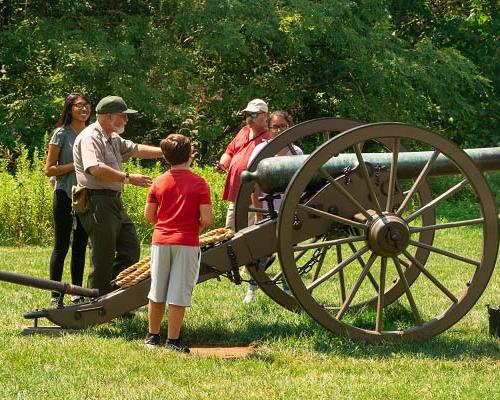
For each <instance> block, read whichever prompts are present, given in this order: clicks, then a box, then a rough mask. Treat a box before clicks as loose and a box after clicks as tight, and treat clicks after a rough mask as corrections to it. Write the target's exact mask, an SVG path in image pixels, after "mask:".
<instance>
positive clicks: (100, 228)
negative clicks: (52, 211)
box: [80, 194, 140, 295]
mask: <svg viewBox="0 0 500 400" xmlns="http://www.w3.org/2000/svg"><path fill="white" fill-rule="evenodd" d="M80 220H81V222H82V225H83V227H84V229H85V231H86V232H87V234H88V235H89V239H90V245H91V249H90V251H91V258H90V272H89V277H88V287H90V288H92V289H99V293H100V295H103V294H106V293H108V292H110V291H111V281H112V280H113V279H114V278H116V276H117V275H118V274H119V273H120V271H122V270H124V269H125V268H127V267H129V266H130V265H132V264H134V263H136V262H137V261H138V260H139V254H140V246H139V240H138V239H137V233H136V231H135V227H134V224H133V223H132V221H131V220H130V218H129V216H128V215H127V213H126V212H125V210H124V209H123V205H122V202H121V199H120V197H119V196H114V197H113V196H109V195H101V194H92V195H91V196H90V199H89V210H88V211H87V212H85V213H83V214H80Z"/></svg>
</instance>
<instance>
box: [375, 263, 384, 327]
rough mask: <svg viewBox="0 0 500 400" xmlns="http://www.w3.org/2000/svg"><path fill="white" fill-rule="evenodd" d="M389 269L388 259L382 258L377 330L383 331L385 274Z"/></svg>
mask: <svg viewBox="0 0 500 400" xmlns="http://www.w3.org/2000/svg"><path fill="white" fill-rule="evenodd" d="M386 269H387V258H386V257H382V260H381V262H380V288H379V291H378V301H377V320H376V322H375V330H376V331H377V332H381V331H382V327H383V314H384V291H385V273H386Z"/></svg>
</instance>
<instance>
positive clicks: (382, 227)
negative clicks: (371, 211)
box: [368, 214, 410, 257]
mask: <svg viewBox="0 0 500 400" xmlns="http://www.w3.org/2000/svg"><path fill="white" fill-rule="evenodd" d="M409 241H410V230H409V229H408V225H407V223H406V222H405V221H404V220H403V219H401V218H399V217H397V216H395V215H390V214H389V215H385V214H384V215H381V216H379V217H378V218H376V219H375V221H373V222H372V224H371V226H370V229H369V231H368V244H369V246H370V248H371V249H372V251H373V252H374V253H376V254H378V255H379V256H382V257H394V256H397V255H398V254H401V253H402V252H403V251H404V250H405V249H406V247H407V246H408V242H409Z"/></svg>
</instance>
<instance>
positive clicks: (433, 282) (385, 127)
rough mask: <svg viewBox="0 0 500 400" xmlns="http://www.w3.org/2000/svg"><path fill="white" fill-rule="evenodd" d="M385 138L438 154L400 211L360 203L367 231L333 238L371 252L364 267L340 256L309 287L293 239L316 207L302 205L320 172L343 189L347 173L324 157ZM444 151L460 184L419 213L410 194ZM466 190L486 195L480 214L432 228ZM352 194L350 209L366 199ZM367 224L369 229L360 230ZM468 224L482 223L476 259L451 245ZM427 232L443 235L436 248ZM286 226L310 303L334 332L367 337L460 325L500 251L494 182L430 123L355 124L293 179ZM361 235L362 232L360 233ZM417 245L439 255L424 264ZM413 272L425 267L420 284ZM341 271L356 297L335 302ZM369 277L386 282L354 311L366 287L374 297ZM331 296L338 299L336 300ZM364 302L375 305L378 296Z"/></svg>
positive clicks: (299, 284)
mask: <svg viewBox="0 0 500 400" xmlns="http://www.w3.org/2000/svg"><path fill="white" fill-rule="evenodd" d="M381 139H384V140H392V141H393V142H394V143H398V142H401V143H409V144H410V146H407V147H409V148H414V147H413V146H417V147H415V148H417V149H425V150H432V151H433V157H431V159H430V160H429V161H428V162H427V164H426V166H425V167H424V168H423V169H422V170H421V171H416V172H417V173H416V176H417V175H418V176H419V178H417V179H416V181H415V182H414V183H412V185H411V186H412V187H411V188H410V190H409V193H406V194H405V196H406V197H405V201H404V202H403V204H402V205H400V207H399V209H397V210H396V209H394V208H393V207H392V203H391V202H389V201H388V202H387V204H382V206H381V207H380V210H378V211H376V212H375V213H369V212H368V210H366V209H363V207H362V206H361V207H360V212H361V213H362V214H366V222H364V223H361V222H359V221H358V220H356V217H355V216H354V215H350V216H343V217H344V218H345V219H346V220H350V222H348V223H349V224H352V225H355V226H356V227H358V229H359V230H360V231H361V233H360V234H358V236H357V237H356V236H355V235H352V236H351V237H349V238H341V239H337V240H332V241H330V243H329V244H330V246H332V247H335V246H336V245H345V244H346V243H348V242H350V243H355V242H358V243H360V244H361V246H362V248H360V249H359V253H360V254H361V253H363V252H364V254H363V257H364V258H365V264H364V267H363V269H362V270H360V269H359V268H353V267H352V266H353V264H354V261H355V257H350V258H349V259H345V260H342V261H340V262H336V261H335V260H329V262H330V264H332V265H333V266H332V267H330V268H329V269H328V271H326V272H324V273H323V274H322V275H321V276H320V277H318V278H317V279H316V280H315V281H314V282H312V283H310V282H309V280H308V279H309V278H308V279H305V278H304V276H303V274H302V275H301V274H300V273H299V271H298V266H297V264H296V262H295V260H294V255H295V254H296V253H297V252H298V251H301V250H302V249H303V248H304V246H303V244H302V243H295V242H294V233H293V232H294V227H293V223H292V221H293V220H294V217H295V216H296V215H297V214H298V213H300V212H304V211H306V212H309V213H310V212H314V211H315V210H314V209H313V208H312V207H311V205H308V204H304V203H303V200H302V198H303V192H304V190H305V188H306V187H307V184H308V183H309V182H310V180H311V178H312V177H313V176H314V175H315V174H316V173H321V174H323V175H324V176H325V178H326V179H327V181H328V183H327V184H326V185H325V187H328V186H330V187H331V189H335V190H341V189H342V188H340V185H339V184H338V178H337V177H333V176H331V175H329V174H328V172H326V171H325V170H324V169H323V168H322V166H323V165H324V164H325V162H326V161H327V160H329V159H330V158H332V157H334V156H335V155H337V154H340V153H345V152H356V146H357V145H359V144H360V143H365V142H366V141H377V140H381ZM393 148H397V146H394V147H393ZM358 149H359V147H358ZM358 153H359V151H358ZM392 153H393V158H392V160H393V162H392V166H391V170H390V175H391V178H392V181H393V182H396V181H397V177H396V170H397V167H396V165H397V162H398V158H397V156H398V154H397V153H398V151H397V150H396V151H393V152H392ZM359 154H360V157H359V158H358V160H359V167H360V168H362V169H363V166H364V167H365V171H366V164H365V162H364V160H363V155H362V154H361V153H359ZM438 154H440V155H441V156H444V157H446V158H448V160H449V161H451V162H452V163H453V164H454V165H455V166H456V167H457V168H458V169H459V173H458V175H459V179H458V183H457V184H452V183H450V184H449V186H447V187H445V189H444V191H443V192H442V193H439V190H440V189H436V190H435V193H434V195H435V197H434V198H433V199H432V200H431V201H430V202H424V203H419V204H417V206H416V209H412V208H411V204H410V202H409V201H408V202H406V200H411V198H412V194H413V193H415V190H417V189H418V185H419V183H418V182H419V181H420V180H421V179H423V178H424V177H426V176H427V175H428V172H429V169H430V167H432V165H433V163H434V161H435V157H437V155H438ZM362 175H363V179H364V180H365V184H366V185H365V188H366V189H365V190H366V191H369V192H370V193H374V192H375V191H374V189H373V186H374V184H373V182H372V181H371V180H372V177H370V176H369V175H368V174H362ZM420 178H421V179H420ZM395 185H396V184H395V183H394V184H393V185H392V187H391V188H390V189H389V196H388V198H391V197H392V195H394V193H395V191H394V187H395ZM467 190H469V191H471V192H472V196H475V198H476V199H477V207H476V212H477V215H475V216H472V218H470V219H467V220H460V219H456V220H452V221H445V222H443V221H441V220H440V221H439V222H438V223H437V224H431V225H429V224H427V223H426V221H425V220H424V219H423V218H422V214H423V213H424V212H425V211H426V210H429V209H435V210H436V211H437V214H438V217H439V216H440V215H441V214H440V210H443V209H444V208H443V207H445V206H446V204H447V201H448V200H449V199H450V198H451V197H453V196H456V195H457V194H458V193H461V192H462V191H467ZM344 196H345V201H347V202H349V203H350V204H351V205H355V204H356V203H358V204H359V202H358V201H357V199H355V198H353V197H352V196H350V195H349V193H346V194H344ZM356 207H358V206H356ZM448 210H449V208H448ZM316 214H318V213H317V212H316ZM320 214H321V215H320V218H327V219H329V220H332V219H333V220H335V219H338V218H337V216H336V215H333V216H332V215H331V214H330V215H327V214H328V213H320ZM361 225H364V226H362V227H361V228H359V227H360V226H361ZM468 225H471V226H474V227H476V228H477V232H475V234H474V235H473V237H471V238H470V246H471V247H470V249H468V253H469V252H470V253H472V254H473V255H472V256H465V255H462V254H457V253H456V252H454V251H450V250H447V249H446V243H447V242H449V240H452V239H450V237H452V235H453V232H456V231H454V230H455V229H461V227H463V226H468ZM424 231H434V232H435V234H436V238H435V243H433V244H432V245H428V244H425V243H422V242H421V241H420V240H419V239H418V238H416V237H415V236H414V235H417V234H420V233H421V232H424ZM277 232H278V255H279V259H280V262H281V266H282V268H283V271H284V274H285V276H286V279H287V281H288V284H289V286H290V288H291V290H292V292H293V293H294V295H295V297H296V298H297V301H298V302H299V303H300V305H301V306H302V308H303V309H304V310H305V311H306V312H307V313H308V314H309V315H310V316H311V317H312V318H313V319H315V320H316V321H317V322H318V323H320V324H321V325H323V326H324V327H325V328H326V329H328V330H330V331H331V332H333V333H335V334H338V335H344V336H348V337H351V338H353V339H358V340H364V341H367V342H378V341H381V340H401V339H410V340H417V339H426V338H429V337H432V336H434V335H436V334H439V333H441V332H443V331H444V330H446V329H448V328H449V327H451V326H452V325H453V324H455V323H456V322H457V321H459V320H460V319H461V318H462V317H463V316H464V315H465V314H466V313H467V312H468V311H469V310H470V308H471V307H472V306H473V305H474V304H475V303H476V301H477V300H478V298H479V297H480V295H481V294H482V292H483V291H484V289H485V287H486V285H487V283H488V281H489V279H490V277H491V274H492V272H493V269H494V266H495V260H496V256H497V252H498V219H497V214H496V207H495V202H494V199H493V196H492V194H491V191H490V189H489V187H488V184H487V183H486V180H485V178H484V177H483V175H482V174H481V172H480V171H479V170H478V169H477V167H476V166H475V165H474V163H473V162H472V161H471V159H470V158H469V157H468V156H467V155H466V154H465V153H464V152H463V151H462V150H460V149H459V148H458V147H457V146H456V145H454V144H453V143H451V142H450V141H448V140H447V139H444V138H442V137H440V136H438V135H436V134H434V133H432V132H429V131H426V130H424V129H419V128H415V127H411V126H408V125H404V124H396V123H382V124H370V125H365V126H361V127H357V128H353V129H350V130H348V131H345V132H343V133H342V134H340V135H338V136H336V137H335V138H333V139H331V140H330V141H329V142H327V143H325V144H324V145H322V146H321V147H320V148H318V149H317V150H316V151H315V152H314V153H312V154H311V155H310V156H309V158H308V159H307V161H306V162H305V163H304V165H303V166H302V168H301V169H300V170H299V171H297V172H296V173H295V175H294V177H293V178H292V181H291V182H290V184H289V185H288V188H287V190H286V192H285V196H284V200H283V205H282V209H281V213H280V215H279V216H278V227H277ZM405 232H407V234H406V236H405ZM359 235H361V236H362V238H361V239H360V238H359V237H360V236H359ZM450 235H451V236H450ZM388 237H390V239H388ZM391 240H392V241H394V242H391ZM417 248H425V249H427V250H429V251H430V252H431V255H430V257H429V259H428V260H427V262H426V263H422V262H420V261H419V260H418V259H417V258H416V257H415V256H414V255H413V254H412V253H414V252H415V251H416V249H417ZM325 264H326V263H325ZM405 268H407V271H409V270H410V269H415V268H416V269H418V270H419V271H420V272H421V273H420V274H419V275H418V277H417V278H416V279H415V282H413V284H412V283H411V282H408V281H407V280H406V279H405V276H406V274H405V272H404V269H405ZM341 271H342V272H343V274H344V275H345V280H346V281H347V280H348V278H347V276H350V278H351V280H350V281H349V282H347V283H344V285H345V286H344V287H345V289H349V290H348V294H347V295H346V297H345V298H340V296H338V295H337V297H338V298H334V297H335V296H336V295H335V290H334V289H332V287H333V285H338V283H337V280H338V278H339V273H340V272H341ZM368 273H371V274H372V276H375V277H376V278H377V279H378V287H379V292H378V298H377V304H376V307H375V309H371V310H370V309H369V307H364V308H362V309H360V308H359V307H357V306H356V307H352V306H351V304H354V301H355V300H356V301H357V302H358V304H359V303H360V302H359V297H361V298H363V295H364V293H369V295H368V299H369V296H371V293H370V292H369V290H365V288H366V287H367V286H368V287H369V286H370V285H369V284H368V283H367V279H365V278H366V276H367V275H368ZM390 274H393V275H394V276H396V277H399V279H400V281H401V282H402V284H403V286H404V294H405V295H406V296H405V298H404V299H403V298H402V299H400V301H398V304H396V306H395V305H389V304H388V302H385V295H384V293H385V286H386V281H387V278H388V277H389V275H390ZM313 288H314V290H312V289H313ZM370 289H371V288H370ZM346 292H347V290H346ZM332 299H333V300H334V301H336V304H332V303H331V301H332ZM325 300H326V301H325ZM405 300H406V301H405ZM328 302H330V303H328ZM365 303H368V304H370V303H371V301H366V302H365ZM361 304H363V300H362V301H361Z"/></svg>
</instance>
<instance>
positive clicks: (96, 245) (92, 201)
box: [73, 96, 163, 294]
mask: <svg viewBox="0 0 500 400" xmlns="http://www.w3.org/2000/svg"><path fill="white" fill-rule="evenodd" d="M136 112H137V111H136V110H132V109H129V108H128V107H127V104H126V103H125V101H124V100H123V99H122V98H121V97H118V96H107V97H104V98H103V99H102V100H101V101H99V103H98V104H97V107H96V113H97V121H96V122H95V123H93V124H91V125H89V126H88V127H87V128H85V129H84V130H83V131H82V132H81V133H80V135H78V137H77V140H75V144H74V147H73V158H74V163H75V172H76V179H77V182H78V185H79V186H83V187H85V188H86V192H87V194H88V206H87V210H86V211H84V212H83V213H81V214H80V217H81V221H82V225H83V227H84V229H85V230H86V231H87V233H88V235H89V239H90V243H91V264H90V272H89V277H88V285H89V287H91V288H93V289H99V291H100V294H105V293H108V292H109V291H111V280H112V279H114V278H115V277H116V275H117V274H118V273H119V272H120V271H122V270H123V269H125V268H127V267H128V266H130V265H132V264H134V263H135V262H137V261H138V260H139V253H140V247H139V240H138V238H137V233H136V231H135V227H134V224H133V223H132V221H131V220H130V218H129V216H128V215H127V213H126V212H125V210H124V208H123V204H122V200H121V191H122V188H123V186H124V185H125V184H132V185H135V186H141V187H149V186H150V185H151V178H150V177H148V176H145V175H142V174H129V173H126V172H124V171H123V170H122V163H123V162H126V161H127V160H128V159H129V158H130V157H138V158H161V157H163V154H162V151H161V149H160V148H159V147H153V146H147V145H143V144H136V143H134V142H132V141H130V140H126V139H123V138H122V137H121V136H120V135H121V134H122V133H123V132H124V130H125V125H126V124H127V121H128V115H129V114H133V113H136Z"/></svg>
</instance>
